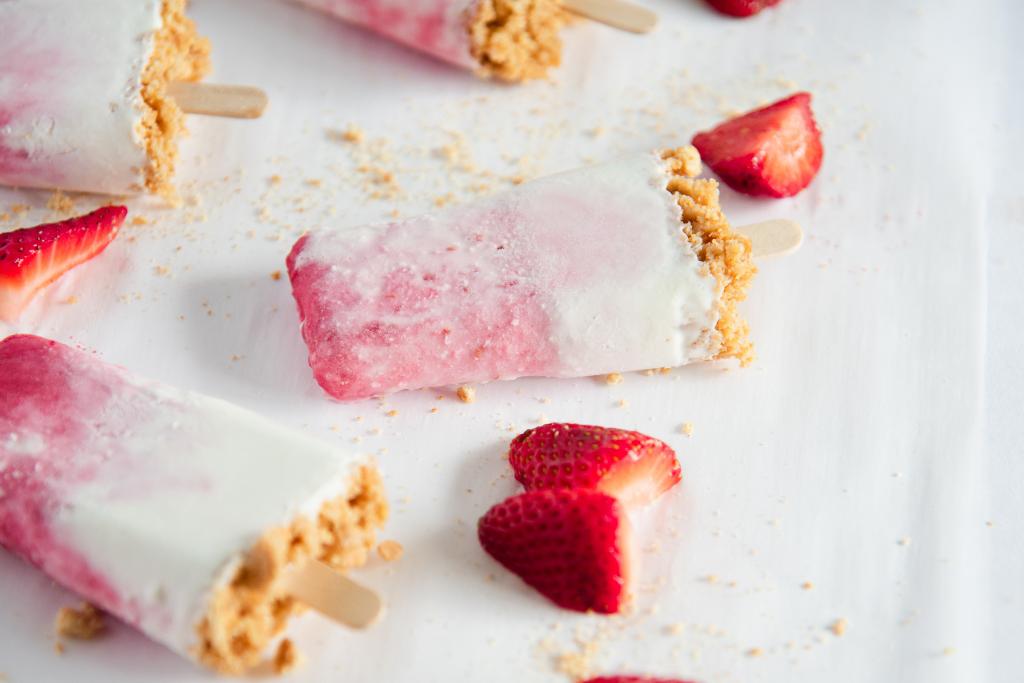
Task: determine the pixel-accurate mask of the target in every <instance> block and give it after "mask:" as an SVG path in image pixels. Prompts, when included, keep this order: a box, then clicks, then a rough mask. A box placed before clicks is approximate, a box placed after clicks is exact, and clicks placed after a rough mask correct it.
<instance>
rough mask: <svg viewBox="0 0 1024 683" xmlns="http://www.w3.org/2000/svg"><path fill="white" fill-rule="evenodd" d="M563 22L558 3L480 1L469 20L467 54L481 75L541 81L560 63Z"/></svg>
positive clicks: (549, 0)
mask: <svg viewBox="0 0 1024 683" xmlns="http://www.w3.org/2000/svg"><path fill="white" fill-rule="evenodd" d="M565 21H566V20H565V14H564V13H563V11H562V8H561V3H560V1H559V0H480V2H479V3H478V4H477V6H476V15H475V16H473V17H471V18H470V20H469V42H470V52H471V54H472V55H473V58H474V59H476V60H477V61H478V62H480V72H481V73H482V74H483V75H485V76H492V77H494V78H498V79H501V80H503V81H525V80H528V79H532V78H543V77H544V76H545V75H546V74H547V71H548V69H549V68H551V67H556V66H558V65H559V64H560V63H561V62H562V39H561V38H559V36H558V33H559V31H560V30H561V28H562V26H563V25H564V24H565Z"/></svg>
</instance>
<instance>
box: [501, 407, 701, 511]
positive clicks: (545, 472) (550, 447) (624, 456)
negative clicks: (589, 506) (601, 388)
mask: <svg viewBox="0 0 1024 683" xmlns="http://www.w3.org/2000/svg"><path fill="white" fill-rule="evenodd" d="M508 459H509V463H511V465H512V469H513V470H514V471H515V475H516V479H518V480H519V482H520V483H522V485H523V486H524V487H526V489H527V490H528V491H533V490H541V489H557V488H568V489H596V490H598V491H603V492H604V493H607V494H609V495H612V496H615V497H617V498H619V499H620V500H621V501H622V502H623V503H624V504H626V505H636V504H646V503H649V502H651V501H652V500H654V499H655V498H657V497H658V496H660V495H661V494H662V493H664V492H665V491H667V490H669V489H670V488H672V487H673V486H675V485H676V484H678V483H679V481H680V479H681V478H682V473H681V470H680V467H679V460H678V459H677V458H676V454H675V452H674V451H673V450H672V448H671V447H669V445H668V444H666V443H665V442H663V441H659V440H658V439H655V438H653V437H650V436H647V435H646V434H641V433H640V432H632V431H628V430H625V429H614V428H609V427H596V426H591V425H579V424H568V423H552V424H546V425H541V426H540V427H536V428H535V429H530V430H527V431H525V432H523V433H522V434H520V435H519V436H517V437H516V438H515V439H513V440H512V445H511V446H510V447H509V452H508Z"/></svg>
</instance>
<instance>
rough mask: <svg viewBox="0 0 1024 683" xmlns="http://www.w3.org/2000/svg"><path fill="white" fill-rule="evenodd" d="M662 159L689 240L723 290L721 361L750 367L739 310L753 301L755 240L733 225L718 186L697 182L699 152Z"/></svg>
mask: <svg viewBox="0 0 1024 683" xmlns="http://www.w3.org/2000/svg"><path fill="white" fill-rule="evenodd" d="M694 155H697V156H696V157H695V156H694ZM661 158H662V159H664V160H665V161H666V162H667V164H668V169H669V179H668V183H667V189H668V191H669V192H671V193H673V194H674V195H675V197H676V201H677V202H678V204H679V207H680V208H681V209H682V211H683V217H682V219H683V232H684V234H685V236H686V239H687V240H688V241H689V243H690V246H691V247H692V248H693V250H694V252H696V254H697V258H699V259H700V260H701V262H702V263H704V264H705V265H706V266H707V267H708V270H709V271H710V273H711V276H712V277H714V278H715V280H716V281H717V282H718V286H719V289H720V293H719V297H718V314H719V317H718V323H717V324H716V325H715V333H716V336H717V337H718V342H719V349H718V353H717V355H716V356H715V358H720V359H721V358H736V359H737V360H739V361H740V364H741V365H749V364H750V363H751V362H753V360H754V346H753V344H751V343H750V340H749V339H748V337H749V334H750V327H749V325H748V324H747V322H746V321H745V320H743V318H741V317H740V314H739V312H738V311H737V310H736V306H737V304H739V303H740V302H741V301H743V300H744V299H745V298H746V297H747V288H748V287H749V286H750V282H751V280H752V279H753V278H754V275H755V274H756V273H757V266H755V265H754V261H753V257H752V255H751V247H750V240H749V239H747V238H746V237H745V236H743V235H741V234H739V233H738V232H735V231H734V230H733V229H732V228H731V227H730V226H729V221H728V220H727V219H726V218H725V214H724V213H722V208H721V206H720V205H719V201H718V182H717V181H716V180H711V179H697V178H694V177H692V176H694V175H696V173H695V171H696V172H699V171H700V161H699V159H700V156H699V154H698V153H697V150H696V149H695V148H694V147H692V146H687V147H680V148H677V149H669V150H664V151H663V152H662V154H661Z"/></svg>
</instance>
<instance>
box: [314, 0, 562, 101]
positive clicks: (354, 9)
mask: <svg viewBox="0 0 1024 683" xmlns="http://www.w3.org/2000/svg"><path fill="white" fill-rule="evenodd" d="M296 1H297V2H300V3H303V4H305V5H309V6H310V7H314V8H316V9H319V10H321V11H324V12H328V13H330V14H333V15H334V16H337V17H339V18H341V19H343V20H345V21H348V22H350V23H353V24H356V25H359V26H363V27H365V28H368V29H370V30H372V31H375V32H377V33H379V34H381V35H383V36H386V37H387V38H390V39H391V40H394V41H396V42H399V43H402V44H404V45H407V46H409V47H412V48H414V49H416V50H419V51H421V52H425V53H427V54H430V55H433V56H434V57H436V58H438V59H441V60H443V61H446V62H449V63H451V64H455V65H457V66H461V67H463V68H466V69H471V70H473V71H476V72H477V73H479V74H481V75H483V76H491V77H495V78H499V79H502V80H506V81H523V80H527V79H531V78H541V77H543V76H544V75H545V74H546V73H547V70H548V69H549V68H550V67H554V66H558V64H559V63H560V61H561V52H562V43H561V39H560V38H559V35H558V33H559V30H560V29H561V27H562V24H563V23H564V18H563V15H562V10H561V8H560V3H559V1H558V0H296Z"/></svg>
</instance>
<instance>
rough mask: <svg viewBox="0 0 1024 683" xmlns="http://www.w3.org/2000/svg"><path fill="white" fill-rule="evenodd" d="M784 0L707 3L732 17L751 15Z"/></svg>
mask: <svg viewBox="0 0 1024 683" xmlns="http://www.w3.org/2000/svg"><path fill="white" fill-rule="evenodd" d="M780 2H782V0H707V3H708V4H709V5H711V6H712V7H713V8H715V10H716V11H718V12H719V13H721V14H727V15H729V16H730V17H749V16H752V15H754V14H757V13H758V12H760V11H761V10H763V9H764V8H765V7H771V6H772V5H777V4H779V3H780Z"/></svg>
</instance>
